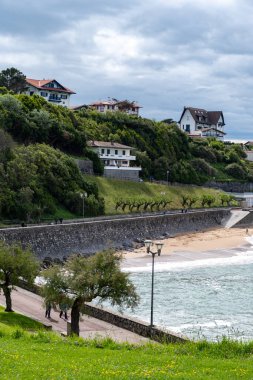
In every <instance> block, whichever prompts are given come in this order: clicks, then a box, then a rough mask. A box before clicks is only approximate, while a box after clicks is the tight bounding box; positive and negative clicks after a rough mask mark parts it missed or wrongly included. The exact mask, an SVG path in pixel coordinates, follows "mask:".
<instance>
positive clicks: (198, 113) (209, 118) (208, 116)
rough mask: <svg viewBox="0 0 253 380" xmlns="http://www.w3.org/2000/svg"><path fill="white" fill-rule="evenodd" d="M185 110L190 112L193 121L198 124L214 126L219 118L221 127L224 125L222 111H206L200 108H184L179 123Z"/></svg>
mask: <svg viewBox="0 0 253 380" xmlns="http://www.w3.org/2000/svg"><path fill="white" fill-rule="evenodd" d="M187 110H189V111H190V113H191V115H192V117H193V119H194V120H195V121H196V122H197V123H199V124H208V125H216V124H217V123H218V120H219V118H220V117H222V125H225V123H224V117H223V113H222V111H206V110H204V109H202V108H193V107H184V110H183V113H182V115H181V117H180V120H179V123H180V122H181V120H182V117H183V116H184V113H185V111H187ZM199 117H201V118H202V120H199Z"/></svg>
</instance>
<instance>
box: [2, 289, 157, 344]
mask: <svg viewBox="0 0 253 380" xmlns="http://www.w3.org/2000/svg"><path fill="white" fill-rule="evenodd" d="M0 305H2V306H5V298H4V296H3V294H0ZM12 305H13V310H15V311H16V312H18V313H20V314H23V315H26V316H27V317H30V318H33V319H36V320H38V321H39V322H42V323H46V324H49V325H52V329H53V330H54V331H58V332H64V333H66V332H67V322H66V321H65V320H64V319H61V318H60V317H59V312H55V311H54V310H52V312H51V318H50V319H48V318H45V308H44V307H43V300H42V298H41V297H40V296H38V295H36V294H34V293H31V292H28V291H27V290H24V289H21V288H17V289H16V290H13V291H12ZM80 336H81V337H83V338H95V337H101V338H106V337H110V338H112V339H113V340H115V341H118V342H129V343H138V344H142V343H146V342H149V341H150V340H149V339H147V338H144V337H141V336H139V335H137V334H134V333H132V332H130V331H128V330H125V329H122V328H120V327H117V326H114V325H111V324H110V323H107V322H104V321H101V320H99V319H95V318H93V317H89V316H87V315H83V316H82V318H81V321H80Z"/></svg>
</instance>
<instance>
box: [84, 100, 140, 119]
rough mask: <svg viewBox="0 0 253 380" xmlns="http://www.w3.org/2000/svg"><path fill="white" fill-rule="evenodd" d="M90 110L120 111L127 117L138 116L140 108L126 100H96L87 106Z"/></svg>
mask: <svg viewBox="0 0 253 380" xmlns="http://www.w3.org/2000/svg"><path fill="white" fill-rule="evenodd" d="M89 107H90V108H93V109H95V110H96V111H98V112H102V113H104V112H107V111H110V112H116V111H121V112H125V113H127V114H129V115H137V116H138V115H139V111H140V108H142V107H141V106H140V105H139V104H138V103H136V102H129V101H128V100H117V99H111V98H109V99H108V100H98V101H95V102H93V103H90V104H89Z"/></svg>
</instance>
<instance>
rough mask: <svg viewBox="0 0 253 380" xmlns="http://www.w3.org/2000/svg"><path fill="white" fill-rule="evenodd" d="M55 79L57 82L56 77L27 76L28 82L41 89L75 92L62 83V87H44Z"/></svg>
mask: <svg viewBox="0 0 253 380" xmlns="http://www.w3.org/2000/svg"><path fill="white" fill-rule="evenodd" d="M53 81H55V82H57V80H55V79H30V78H26V82H27V83H28V84H30V85H32V86H33V87H36V88H38V89H39V90H47V91H60V92H67V93H68V94H75V92H74V91H72V90H70V89H69V88H67V87H64V86H62V85H61V86H62V87H59V88H51V87H44V86H45V85H46V84H48V83H50V82H53ZM57 83H58V82H57Z"/></svg>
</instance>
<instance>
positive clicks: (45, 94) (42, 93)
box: [40, 91, 48, 98]
mask: <svg viewBox="0 0 253 380" xmlns="http://www.w3.org/2000/svg"><path fill="white" fill-rule="evenodd" d="M40 95H41V96H44V98H46V97H47V95H48V93H47V92H45V91H41V92H40Z"/></svg>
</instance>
